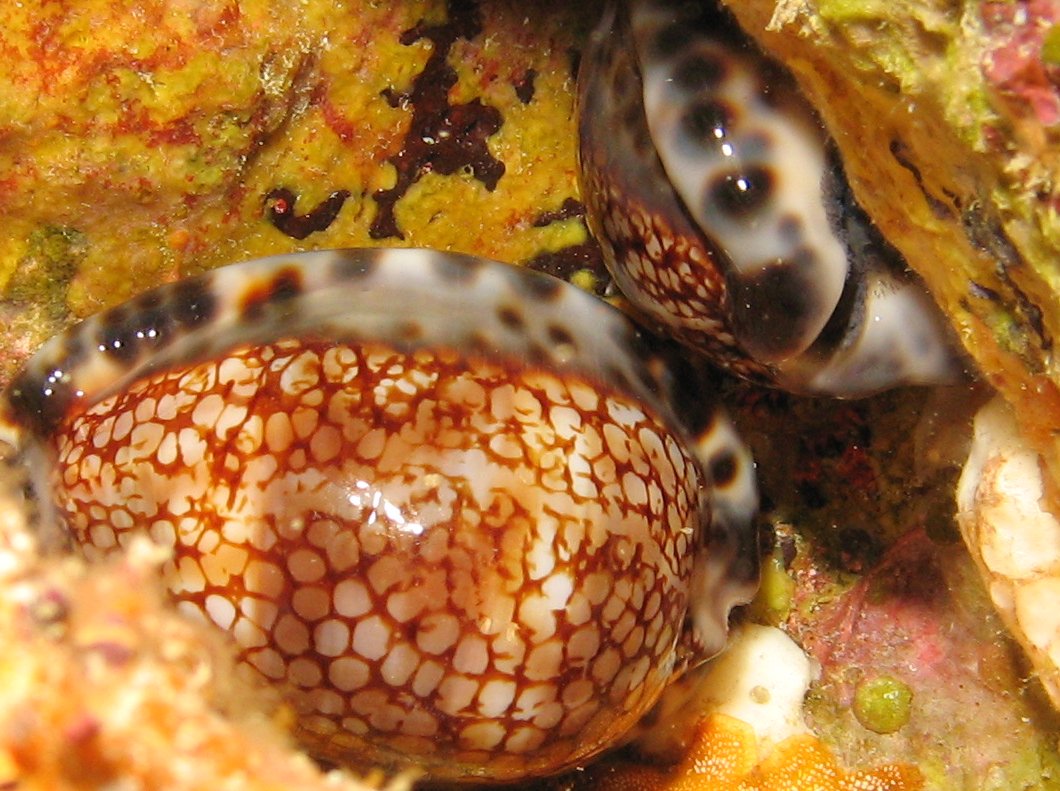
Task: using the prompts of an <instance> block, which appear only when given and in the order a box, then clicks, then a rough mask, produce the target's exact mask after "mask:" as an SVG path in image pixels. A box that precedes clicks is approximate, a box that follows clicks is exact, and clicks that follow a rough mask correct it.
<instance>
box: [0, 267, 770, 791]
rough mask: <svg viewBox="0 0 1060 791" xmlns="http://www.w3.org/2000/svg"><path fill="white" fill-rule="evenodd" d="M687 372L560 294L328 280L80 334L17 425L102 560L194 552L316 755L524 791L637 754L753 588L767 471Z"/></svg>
mask: <svg viewBox="0 0 1060 791" xmlns="http://www.w3.org/2000/svg"><path fill="white" fill-rule="evenodd" d="M687 376H688V373H687V372H685V371H683V370H682V369H681V368H680V366H679V365H677V363H675V362H670V361H668V359H667V358H666V357H664V356H659V355H657V354H656V352H655V351H654V350H653V348H652V347H651V346H650V344H647V343H646V342H645V341H644V339H643V338H642V337H641V335H640V332H639V331H638V330H637V328H636V327H635V326H634V325H633V324H631V323H630V322H629V321H628V320H627V319H626V318H625V317H624V316H623V315H622V314H621V313H619V312H618V311H616V310H613V309H612V308H610V307H609V306H607V305H606V304H604V303H602V302H599V301H597V300H595V299H594V298H592V297H590V296H589V295H587V294H585V293H583V292H581V291H579V290H578V289H576V288H574V287H572V286H569V285H567V284H565V283H562V282H561V281H558V280H554V279H552V278H549V277H546V276H542V275H538V274H535V273H531V272H527V271H524V270H520V269H516V268H512V267H508V266H505V265H502V264H497V263H494V262H486V261H482V260H480V259H473V258H468V257H463V256H456V255H448V254H442V253H433V252H427V251H422V250H390V251H345V252H334V253H331V252H322V253H306V254H300V255H294V256H287V257H277V258H273V259H263V260H259V261H253V262H248V263H246V264H241V265H235V266H230V267H226V268H223V269H220V270H217V271H215V272H212V273H208V274H206V275H203V276H201V277H198V278H192V279H189V280H185V281H181V282H179V283H176V284H173V285H170V286H164V287H162V288H160V289H157V290H155V291H153V292H149V293H147V294H145V295H143V296H141V297H139V298H137V299H136V300H134V301H132V302H130V303H128V304H126V305H124V306H120V307H118V308H116V309H114V310H112V311H109V312H107V313H104V314H100V315H98V316H96V317H93V318H91V319H89V320H87V321H85V322H83V323H82V324H81V325H79V326H78V327H76V328H74V329H73V330H72V331H71V332H69V333H67V334H66V335H63V336H59V337H57V338H55V339H53V340H52V341H51V342H50V343H49V344H47V345H46V346H45V347H44V348H43V349H42V350H41V351H40V352H39V353H38V354H37V355H36V356H35V357H34V358H33V359H32V360H31V361H30V363H29V364H28V366H27V367H26V369H25V370H24V371H23V372H22V374H20V375H19V376H18V377H16V379H15V380H14V382H13V383H12V384H11V386H10V387H9V389H8V390H7V391H6V393H5V394H4V400H3V402H2V403H0V408H2V410H3V412H2V415H3V423H2V424H0V425H2V427H3V429H4V432H5V434H6V439H7V441H8V442H9V443H10V444H12V445H14V446H15V447H16V448H17V449H18V450H19V452H20V453H21V457H22V459H23V460H24V461H25V463H27V464H28V465H30V467H31V468H32V471H33V473H34V476H35V488H36V490H37V493H38V496H39V497H40V499H41V506H42V508H43V509H44V510H45V512H48V510H49V509H52V508H53V509H54V513H53V514H52V516H53V518H54V519H55V521H56V522H57V523H59V524H63V525H65V526H66V527H67V528H68V529H69V531H70V532H71V533H72V535H73V536H74V538H75V539H76V543H77V544H78V545H79V546H81V547H82V548H83V550H84V552H85V554H86V555H88V556H89V557H90V558H92V557H97V556H101V555H105V554H107V553H109V552H112V551H115V550H117V549H118V548H120V547H122V546H123V545H127V544H128V542H129V541H130V540H131V539H132V537H133V536H135V535H138V534H147V535H149V536H151V537H152V538H153V539H154V540H155V541H156V542H158V543H159V544H161V545H163V546H165V547H168V548H170V549H172V551H173V555H172V558H171V559H170V560H169V561H168V562H167V564H166V566H165V582H166V584H167V586H168V588H169V590H170V591H171V593H172V594H173V596H174V598H175V599H176V601H177V603H178V607H179V608H180V609H181V610H183V611H185V612H187V613H189V614H191V615H192V616H194V617H200V618H204V619H206V620H208V621H212V622H214V623H216V624H218V625H219V626H221V627H222V628H224V629H226V630H228V631H229V632H230V633H231V635H232V637H233V638H234V640H235V642H236V644H237V646H238V648H239V651H240V653H241V656H242V658H243V659H244V660H245V661H246V662H247V663H248V664H249V665H251V666H253V667H254V668H256V669H257V670H258V671H259V672H260V673H261V674H262V675H263V676H265V677H266V678H268V679H271V680H274V681H276V682H277V683H280V684H283V685H284V686H285V687H286V688H287V689H288V690H289V694H290V700H291V701H292V703H293V704H294V706H295V708H296V710H297V711H298V713H299V729H300V731H301V733H302V735H303V736H304V737H305V739H306V741H307V743H308V744H309V746H310V748H311V750H312V751H313V752H315V753H316V754H318V755H321V756H323V757H325V758H327V759H329V760H332V761H338V762H342V763H345V764H347V765H350V766H353V767H361V768H365V767H368V766H373V765H374V766H392V767H400V766H404V765H410V764H411V765H417V766H421V767H424V768H426V770H427V771H428V773H429V774H430V776H432V777H435V778H442V779H467V778H478V779H495V780H506V779H513V778H517V777H525V776H533V775H544V774H550V773H554V772H557V771H560V770H562V769H565V768H569V767H571V766H574V765H577V764H578V763H580V762H583V761H585V760H587V759H588V758H590V757H591V756H592V755H594V754H596V753H598V752H600V751H601V750H604V749H606V748H608V747H610V746H612V745H614V744H616V743H620V742H621V741H622V739H623V738H624V737H625V735H626V734H627V732H628V731H629V729H630V728H631V727H632V725H633V724H634V723H635V722H636V720H637V719H638V718H639V717H640V716H641V715H642V714H643V713H644V712H645V711H646V710H647V709H648V708H649V707H650V706H651V704H652V703H653V702H654V700H655V699H656V697H657V696H658V694H659V692H660V691H661V690H662V689H663V687H665V686H666V684H667V683H668V682H669V680H670V679H671V677H672V676H673V674H674V673H675V672H679V671H680V670H681V669H683V668H684V667H686V666H687V665H689V664H690V663H695V662H697V661H700V660H701V659H703V658H705V657H707V656H710V655H711V654H713V653H716V652H717V651H718V650H720V648H721V647H722V645H723V644H724V640H725V633H726V619H727V615H728V611H729V609H730V608H731V606H732V605H733V604H735V603H737V602H740V601H744V600H746V599H747V598H748V597H749V595H750V594H751V592H752V591H753V587H754V584H755V576H756V575H755V559H754V549H755V540H754V534H753V529H752V526H751V522H752V518H751V517H752V515H753V511H754V508H755V505H756V502H755V490H754V483H753V480H752V477H751V473H752V470H751V462H750V459H749V457H748V456H747V452H746V450H744V449H743V447H742V445H740V443H739V441H738V440H737V439H736V437H735V434H734V433H733V432H732V429H731V427H730V426H729V424H728V423H727V421H726V420H725V419H724V418H723V417H722V416H720V415H717V414H714V413H712V411H711V410H710V408H709V407H708V406H706V405H705V404H706V402H707V401H708V400H709V399H708V397H707V396H708V394H706V393H693V397H692V399H691V400H688V393H689V392H690V391H689V385H690V382H689V381H687V379H686V377H687ZM682 392H684V393H685V395H684V396H682V395H681V393H682ZM679 402H680V403H681V407H682V410H683V414H685V415H688V417H684V418H681V419H679V418H678V417H677V416H676V414H675V411H674V406H675V404H677V403H679ZM697 402H698V405H696V404H697ZM697 412H698V413H699V414H698V416H697V415H696V414H695V413H697ZM712 511H713V518H712Z"/></svg>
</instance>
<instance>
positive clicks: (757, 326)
mask: <svg viewBox="0 0 1060 791" xmlns="http://www.w3.org/2000/svg"><path fill="white" fill-rule="evenodd" d="M579 130H580V138H581V139H580V146H579V166H580V175H581V183H582V192H583V195H584V199H585V203H586V208H587V218H588V221H589V224H590V227H591V228H592V230H593V234H594V236H595V237H596V238H597V239H598V241H599V242H600V244H601V247H602V248H603V251H604V258H605V261H606V262H607V264H608V267H609V268H610V270H611V272H612V274H613V275H614V278H615V282H616V284H617V286H618V288H619V289H620V290H621V291H622V293H623V294H624V295H625V296H626V297H627V298H628V299H629V301H630V302H631V303H632V304H633V305H634V306H635V307H636V308H637V309H639V310H640V311H641V312H642V313H643V314H645V315H646V316H648V317H650V318H651V319H652V320H653V321H654V322H656V324H657V325H658V326H659V327H660V328H662V329H664V330H665V331H666V332H668V333H670V334H671V335H673V336H674V337H675V338H676V339H678V340H680V341H681V342H682V343H685V344H686V345H688V346H691V347H693V348H695V349H697V350H698V351H700V352H703V353H705V354H706V355H708V356H709V357H710V358H712V359H713V360H714V361H715V362H717V363H719V364H721V365H723V366H724V367H726V368H728V369H729V370H731V371H733V372H735V373H737V374H739V375H741V376H744V377H746V378H749V379H752V380H755V381H759V382H763V383H769V384H775V385H778V386H780V387H784V388H786V389H789V390H794V391H797V392H806V393H813V394H821V395H835V396H860V395H866V394H870V393H873V392H876V391H879V390H882V389H885V388H888V387H893V386H896V385H903V384H937V383H943V382H952V381H955V380H957V379H959V378H960V377H961V376H962V375H963V371H962V363H961V360H960V358H959V356H958V354H957V352H956V351H955V349H956V345H955V344H954V343H953V342H952V338H951V333H950V331H949V328H948V327H947V326H946V323H945V321H944V319H943V318H942V314H941V312H940V311H939V310H938V308H937V307H936V306H935V304H934V303H933V302H932V300H931V298H930V296H929V295H928V293H927V291H926V290H925V288H924V286H923V284H922V283H921V282H920V281H919V280H917V279H916V278H915V277H914V276H913V275H912V273H910V272H909V271H908V270H907V268H906V266H905V263H904V261H903V260H902V259H901V257H900V255H899V253H898V252H897V250H895V249H894V248H893V247H892V246H891V245H890V244H888V243H887V242H886V241H885V240H884V239H883V238H882V236H881V235H880V233H879V232H878V231H877V229H876V228H875V226H874V225H873V224H872V222H871V220H870V219H869V218H868V217H867V216H866V215H865V213H864V212H863V211H862V210H861V208H860V207H859V206H858V205H857V203H856V201H855V200H854V197H853V195H852V193H851V190H850V187H849V185H848V184H847V182H846V177H845V175H844V173H843V168H842V164H841V162H840V161H839V157H838V153H837V150H836V148H835V145H834V143H833V142H832V141H831V139H830V138H829V137H828V135H827V134H826V132H825V131H824V128H823V127H822V125H821V122H820V120H819V119H818V117H817V115H816V113H815V112H814V110H813V108H812V107H810V106H809V104H808V103H807V102H806V100H805V99H804V98H803V96H802V95H801V94H800V93H799V91H798V88H797V86H796V85H795V82H794V80H793V79H792V77H791V75H789V74H788V73H787V72H786V71H784V69H783V68H782V67H781V66H780V65H779V64H777V63H774V62H772V61H770V60H769V59H768V58H767V57H765V56H764V55H763V54H762V53H761V52H760V51H758V50H757V48H756V47H755V46H754V44H753V43H752V42H751V41H750V40H749V39H748V38H747V37H746V36H745V35H744V34H743V32H742V31H740V30H739V28H738V27H737V26H736V24H735V23H734V21H733V20H732V19H731V18H730V16H729V15H728V14H727V13H726V12H725V11H723V10H721V9H720V8H718V7H717V6H716V4H715V3H714V2H709V1H708V2H702V3H690V2H682V1H681V0H632V2H629V3H618V2H612V3H609V4H608V7H607V10H606V12H605V14H604V18H603V20H602V22H601V24H600V26H599V28H598V29H597V30H596V31H595V33H594V34H593V36H592V38H591V41H590V44H589V46H588V47H587V49H586V51H585V52H584V53H583V55H582V59H581V71H580V74H579Z"/></svg>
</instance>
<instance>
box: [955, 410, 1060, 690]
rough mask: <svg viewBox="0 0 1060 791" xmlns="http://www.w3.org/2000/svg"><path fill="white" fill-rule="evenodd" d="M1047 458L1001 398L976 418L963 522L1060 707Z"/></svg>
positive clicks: (1059, 611) (1058, 573) (1057, 571)
mask: <svg viewBox="0 0 1060 791" xmlns="http://www.w3.org/2000/svg"><path fill="white" fill-rule="evenodd" d="M1040 465H1041V460H1040V458H1039V457H1038V455H1037V453H1035V452H1034V451H1033V450H1032V449H1031V448H1030V447H1029V446H1028V444H1027V442H1026V440H1025V439H1024V438H1023V437H1022V436H1020V433H1019V429H1018V428H1017V426H1016V420H1015V416H1014V415H1013V414H1012V410H1011V408H1010V407H1009V406H1008V405H1007V404H1006V403H1005V402H1004V401H1002V400H1001V399H1000V398H995V399H994V400H993V401H991V402H989V403H988V404H987V405H986V406H984V407H983V408H982V409H981V410H980V411H979V413H978V414H977V415H976V418H975V433H974V439H973V442H972V448H971V452H970V453H969V455H968V461H967V463H966V464H965V466H964V471H963V473H962V475H961V479H960V483H959V484H958V487H957V509H958V522H959V524H960V527H961V533H962V534H963V536H964V540H965V543H966V544H967V545H968V548H969V550H970V551H971V553H972V557H973V558H974V559H975V561H976V565H977V566H978V567H979V571H980V573H981V574H982V576H983V580H984V582H985V584H986V587H987V591H988V592H989V594H990V598H991V600H992V601H993V603H994V606H995V607H996V608H997V610H998V612H999V613H1000V614H1001V617H1002V619H1003V620H1004V621H1005V623H1006V625H1007V626H1008V627H1009V629H1010V630H1011V631H1012V633H1013V634H1014V635H1015V637H1016V638H1017V639H1018V640H1019V641H1020V643H1022V644H1023V647H1024V648H1025V649H1026V651H1027V655H1028V656H1029V657H1030V660H1031V662H1032V664H1033V665H1034V668H1035V670H1036V671H1037V676H1038V678H1039V680H1040V681H1041V682H1042V685H1043V686H1044V687H1045V690H1046V692H1047V693H1048V694H1049V697H1050V698H1051V699H1052V701H1053V705H1055V706H1060V608H1058V607H1057V606H1056V605H1057V602H1058V601H1060V520H1058V519H1057V516H1056V515H1055V514H1053V513H1050V512H1049V511H1047V510H1046V509H1045V508H1044V507H1043V502H1045V500H1044V494H1045V490H1044V484H1043V479H1042V470H1041V466H1040Z"/></svg>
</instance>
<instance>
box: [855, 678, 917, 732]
mask: <svg viewBox="0 0 1060 791" xmlns="http://www.w3.org/2000/svg"><path fill="white" fill-rule="evenodd" d="M912 703H913V691H912V690H911V689H910V688H909V686H908V685H907V684H905V683H903V682H902V681H899V680H898V679H896V678H893V677H891V676H877V677H876V678H871V679H866V680H864V681H862V682H861V683H860V684H858V686H857V689H855V690H854V716H855V717H857V719H858V722H860V723H861V724H862V725H863V726H865V727H866V728H868V729H869V730H870V731H873V732H874V733H895V732H897V731H899V730H901V728H902V726H903V725H905V724H906V723H907V722H909V714H910V710H911V708H912Z"/></svg>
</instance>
